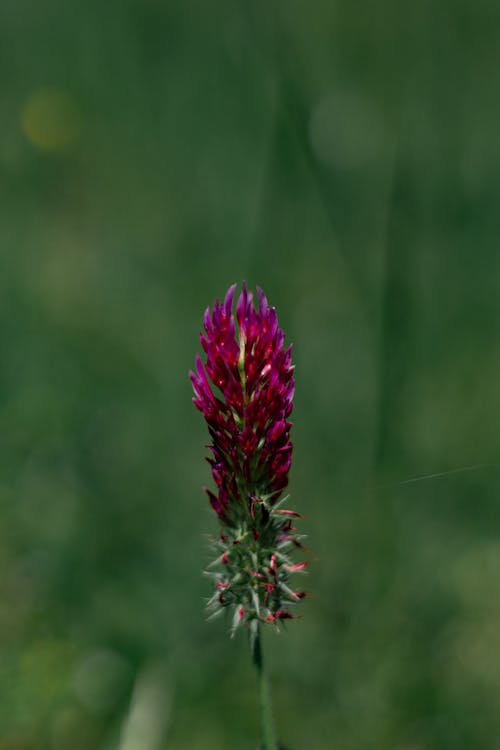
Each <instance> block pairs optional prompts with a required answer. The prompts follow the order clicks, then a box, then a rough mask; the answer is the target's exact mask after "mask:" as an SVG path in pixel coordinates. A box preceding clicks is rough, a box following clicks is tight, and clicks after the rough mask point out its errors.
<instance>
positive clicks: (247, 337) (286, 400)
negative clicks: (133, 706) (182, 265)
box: [190, 283, 305, 629]
mask: <svg viewBox="0 0 500 750" xmlns="http://www.w3.org/2000/svg"><path fill="white" fill-rule="evenodd" d="M235 289H236V285H233V286H231V287H230V288H229V290H228V292H227V294H226V297H225V299H224V302H223V303H220V302H219V301H218V300H217V301H216V302H215V304H214V307H213V310H212V312H210V310H209V309H207V310H206V312H205V315H204V329H205V333H204V334H201V336H200V340H201V345H202V347H203V350H204V352H205V354H206V363H205V365H203V363H202V360H201V358H200V357H199V356H198V357H197V358H196V371H195V372H191V373H190V378H191V382H192V384H193V389H194V393H195V397H194V399H193V402H194V404H195V406H196V407H197V408H198V409H199V410H200V411H201V412H202V414H203V416H204V417H205V420H206V422H207V425H208V430H209V433H210V437H211V440H212V442H211V444H210V445H209V446H208V448H209V450H210V452H211V456H210V457H209V458H208V459H207V460H208V462H209V464H210V466H211V470H212V476H213V479H214V482H215V485H216V488H217V490H216V492H213V491H211V490H210V489H206V492H207V494H208V498H209V501H210V504H211V506H212V508H213V510H214V511H215V513H216V514H217V516H218V518H219V521H220V523H221V526H222V529H221V534H220V537H219V538H218V540H216V541H215V547H216V550H217V553H218V554H217V558H216V560H214V563H213V564H212V566H217V567H219V568H220V570H219V571H218V572H215V573H211V575H213V576H214V578H215V593H214V596H213V597H212V599H211V600H210V602H209V606H210V607H211V608H212V609H213V610H214V613H217V612H219V611H222V609H223V608H225V607H228V606H232V607H233V608H234V611H235V614H234V619H233V627H234V629H235V628H236V627H237V626H238V625H239V624H240V623H243V624H245V625H250V626H251V627H254V628H255V627H256V625H257V624H258V622H272V623H274V624H277V623H278V622H279V621H281V620H284V619H290V618H291V617H292V615H291V614H290V613H289V612H288V610H287V609H286V607H288V606H290V605H291V604H294V603H296V602H297V601H299V600H300V599H301V598H303V596H304V592H300V594H296V593H294V592H293V591H292V590H291V588H290V587H289V577H290V574H291V573H294V572H297V571H303V570H304V569H305V564H301V563H298V564H297V563H296V564H293V562H292V561H291V560H290V558H289V552H290V550H292V549H293V548H294V547H300V546H301V544H300V537H299V536H298V535H297V533H296V531H297V530H296V529H295V528H294V526H293V525H292V519H295V518H297V517H299V514H298V513H296V512H295V511H292V510H288V509H283V508H280V507H279V506H280V505H281V503H282V502H284V500H285V499H286V498H282V495H283V491H284V489H285V488H286V486H287V484H288V473H289V470H290V466H291V461H292V443H291V441H290V429H291V427H292V424H291V422H290V421H289V417H290V415H291V412H292V405H293V404H292V401H293V393H294V377H293V373H294V366H293V365H292V360H291V352H292V347H291V346H289V347H288V348H285V336H284V334H283V331H282V330H281V329H280V328H279V326H278V318H277V315H276V311H275V309H274V308H273V307H269V305H268V302H267V299H266V297H265V296H264V293H263V292H262V290H261V289H259V288H257V297H258V309H255V307H254V304H253V296H252V293H251V292H248V291H247V289H246V286H245V284H244V283H243V286H242V291H241V294H240V297H239V299H238V301H237V304H236V320H235V316H234V314H233V300H234V293H235ZM285 612H286V617H285V615H284V614H283V613H285Z"/></svg>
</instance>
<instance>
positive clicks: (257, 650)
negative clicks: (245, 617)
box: [252, 628, 278, 750]
mask: <svg viewBox="0 0 500 750" xmlns="http://www.w3.org/2000/svg"><path fill="white" fill-rule="evenodd" d="M252 658H253V663H254V665H255V669H256V670H257V690H258V693H259V709H260V726H261V733H262V746H261V747H262V750H278V743H277V742H276V735H275V732H274V720H273V712H272V709H271V697H270V694H269V683H268V681H267V676H266V673H265V670H264V661H263V657H262V641H261V636H260V628H259V629H258V630H257V635H256V636H255V641H254V643H253V648H252Z"/></svg>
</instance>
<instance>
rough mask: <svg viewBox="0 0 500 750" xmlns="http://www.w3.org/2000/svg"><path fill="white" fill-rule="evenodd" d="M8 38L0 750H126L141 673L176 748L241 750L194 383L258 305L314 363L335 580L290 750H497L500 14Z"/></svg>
mask: <svg viewBox="0 0 500 750" xmlns="http://www.w3.org/2000/svg"><path fill="white" fill-rule="evenodd" d="M0 15H1V22H0V63H1V65H0V71H1V73H0V76H1V78H2V118H1V119H0V171H1V175H2V179H1V180H0V212H1V227H2V252H1V255H0V263H1V266H0V316H1V325H2V365H1V368H0V435H1V437H0V440H1V451H0V464H1V474H0V592H1V598H0V643H1V651H0V695H1V701H0V750H34V748H36V749H37V750H45V749H47V750H49V749H50V750H52V749H54V750H66V748H71V749H72V750H79V749H80V748H82V750H83V748H99V749H100V748H102V749H103V750H108V749H109V750H112V749H113V750H114V748H119V747H120V742H122V741H123V736H124V734H123V732H124V731H125V729H124V727H126V726H127V724H126V722H127V717H128V716H129V711H130V707H131V705H132V706H133V705H134V704H133V702H132V704H131V701H132V696H133V694H134V685H137V684H138V683H137V681H138V680H140V676H141V675H143V674H144V671H145V670H147V669H148V668H149V666H148V665H157V667H156V669H157V670H159V671H157V672H155V674H160V675H165V677H164V680H165V686H164V687H163V689H164V690H167V694H166V699H165V700H166V703H168V701H169V700H170V698H168V695H169V691H170V690H172V693H173V699H172V700H173V702H172V705H171V707H170V709H169V708H168V706H166V708H165V712H167V711H168V710H170V711H171V713H170V724H169V725H168V727H165V732H164V734H165V736H164V739H163V741H162V744H161V747H165V748H167V747H168V748H176V750H183V749H184V748H189V750H197V748H199V749H200V750H210V748H217V750H224V748H233V747H238V748H241V750H245V749H246V748H248V749H249V750H250V749H253V748H255V746H256V738H257V734H258V729H257V725H256V721H257V718H256V717H257V711H256V706H255V696H254V675H253V674H252V670H251V665H250V664H249V659H248V655H247V645H246V643H245V642H244V638H239V639H237V640H235V641H229V640H228V639H227V635H226V632H225V629H224V627H223V624H222V623H220V622H219V623H216V624H206V623H205V622H204V613H203V597H204V596H205V595H206V594H207V584H206V581H204V580H203V578H202V576H201V575H200V571H201V569H202V568H203V566H204V564H205V562H206V559H207V557H206V555H207V551H206V548H205V541H204V539H205V535H206V534H207V533H209V532H210V531H212V530H213V529H214V528H215V522H214V519H213V518H212V515H211V514H210V512H209V510H208V509H207V507H206V503H205V500H204V498H203V495H202V492H201V490H200V487H201V485H202V484H203V483H205V482H207V479H208V474H207V468H206V465H205V463H204V461H203V460H202V456H203V444H204V442H205V441H206V435H205V428H204V425H203V424H202V420H201V419H200V417H199V415H198V414H197V413H196V412H195V410H194V409H193V408H192V405H191V401H190V399H191V394H190V386H189V383H188V380H187V371H188V370H189V368H190V367H191V366H192V363H193V360H194V356H195V353H196V351H197V350H198V348H199V347H198V342H197V335H198V332H199V330H200V324H201V317H202V312H203V309H204V308H205V306H206V305H208V304H211V302H212V301H213V299H214V297H216V296H221V295H222V294H223V293H224V291H225V290H226V288H227V287H228V285H229V284H230V283H231V282H233V281H240V280H241V279H243V278H245V279H246V280H247V282H248V283H249V284H250V285H252V286H253V285H255V284H256V283H258V284H260V285H262V286H263V287H264V289H265V291H266V292H267V294H268V296H269V298H270V300H271V301H272V303H273V304H275V305H276V307H277V308H278V312H279V316H280V321H281V324H282V326H283V328H284V329H285V331H286V333H287V337H288V340H290V341H293V342H294V344H295V359H296V364H297V396H296V407H295V412H294V417H295V426H294V435H295V437H294V441H295V463H294V469H293V472H292V478H291V492H292V496H293V498H294V503H295V505H296V506H297V508H298V509H299V510H300V511H301V512H303V513H304V514H305V515H306V516H307V520H306V521H305V522H304V528H305V530H306V531H307V533H308V534H309V535H310V540H309V544H310V546H311V548H312V549H313V550H314V553H315V554H317V556H318V558H319V559H318V561H317V563H316V564H315V565H314V566H313V568H312V570H311V574H310V578H309V588H310V589H311V590H312V591H313V592H314V594H315V597H314V598H313V599H311V600H310V602H309V603H308V604H307V605H306V606H305V607H304V615H305V616H304V619H303V620H302V621H300V622H298V623H295V624H292V625H293V627H290V628H289V629H288V632H287V634H285V635H283V636H280V637H279V638H276V637H275V636H273V635H272V634H271V633H270V634H269V635H268V637H267V640H266V647H267V650H268V653H269V662H270V665H271V668H272V672H273V684H274V694H275V695H274V700H275V705H276V714H277V720H278V726H279V728H280V732H281V737H282V741H283V742H284V743H286V744H287V745H290V746H291V747H293V748H294V750H300V748H308V749H309V748H311V749H312V750H350V749H352V750H359V748H363V749H365V748H366V750H370V749H371V748H373V749H374V750H375V749H377V750H378V749H379V748H380V749H382V748H383V749H384V750H386V748H393V749H394V750H420V749H423V748H425V749H426V750H432V749H433V748H435V749H436V750H462V748H463V750H470V748H474V750H490V749H491V750H493V749H494V748H496V746H497V740H496V737H497V736H498V732H499V729H500V726H499V719H498V716H499V715H500V714H499V711H498V706H499V701H500V680H499V677H498V675H499V674H500V657H499V656H498V653H499V649H498V632H500V628H499V625H500V608H499V606H498V601H499V599H498V583H499V578H500V560H499V554H498V541H499V533H500V528H499V513H498V490H499V484H500V475H499V473H498V468H496V467H495V466H494V465H495V464H497V463H498V458H497V456H498V445H499V440H498V425H499V423H500V420H499V416H500V389H499V386H498V372H499V368H500V349H499V345H498V320H499V312H500V310H499V306H500V305H499V299H500V296H499V286H500V282H499V279H500V256H499V254H498V197H499V179H498V175H499V173H500V172H499V167H500V152H499V146H498V136H497V133H498V132H499V129H500V122H499V120H500V106H499V103H498V97H497V96H496V91H497V90H498V83H499V80H498V79H499V75H500V73H499V71H500V66H499V64H498V63H499V59H498V51H497V46H498V45H497V31H496V30H497V28H498V21H499V20H500V18H499V15H500V13H499V8H498V6H497V4H494V3H493V2H492V0H481V1H480V2H477V3H475V4H474V5H471V4H470V3H465V2H462V0H459V1H458V2H457V0H453V2H452V0H446V1H445V2H443V3H441V4H439V6H436V5H435V4H431V3H430V2H422V3H419V4H418V5H416V6H411V7H410V6H406V5H405V4H400V3H396V2H394V1H393V0H384V2H382V3H379V4H378V5H377V6H376V7H375V6H373V7H369V6H368V5H364V6H359V5H353V4H352V3H348V2H345V1H344V0H341V1H340V2H338V3H335V4H330V5H329V4H326V3H317V4H315V5H314V6H307V7H306V6H304V5H303V4H302V3H296V2H288V3H287V4H285V3H275V4H274V5H273V6H272V7H269V6H264V4H262V3H255V4H252V5H250V6H245V5H244V4H242V3H241V4H238V3H236V4H234V3H229V2H223V1H222V0H218V1H217V2H214V3H210V4H206V3H201V2H194V1H193V2H186V3H169V4H168V5H164V4H162V3H160V2H158V0H141V2H139V0H125V1H123V0H122V2H120V3H118V2H117V1H116V0H110V2H108V3H107V4H106V5H105V6H103V5H102V4H100V3H99V4H98V3H97V2H95V0H91V1H90V2H88V3H86V4H85V5H82V6H79V7H77V6H76V5H73V6H72V5H68V4H63V3H62V2H60V1H59V0H45V2H43V3H39V4H36V3H33V2H30V1H29V0H17V1H16V2H14V0H4V2H3V3H2V8H1V10H0ZM475 464H481V465H483V467H482V468H478V469H476V470H471V471H469V472H463V473H457V474H449V475H447V476H442V477H436V478H434V479H428V480H424V481H419V482H415V483H410V484H401V482H404V481H405V480H407V479H409V478H413V477H419V476H424V475H427V474H434V473H436V472H444V471H447V470H451V469H455V468H460V467H465V466H471V465H475ZM491 465H493V466H491ZM158 679H159V680H160V682H161V679H162V678H160V677H159V678H158ZM161 690H162V688H161V686H160V687H159V691H160V692H159V694H160V695H161V694H162V693H161ZM129 720H130V717H129ZM151 721H154V719H152V720H151Z"/></svg>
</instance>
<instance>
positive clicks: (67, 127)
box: [21, 88, 81, 151]
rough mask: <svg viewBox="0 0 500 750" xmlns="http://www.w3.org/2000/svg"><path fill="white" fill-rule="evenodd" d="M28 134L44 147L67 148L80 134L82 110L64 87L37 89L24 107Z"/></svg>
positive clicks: (60, 149) (22, 113) (28, 137)
mask: <svg viewBox="0 0 500 750" xmlns="http://www.w3.org/2000/svg"><path fill="white" fill-rule="evenodd" d="M21 127H22V129H23V132H24V134H25V136H26V138H27V139H28V140H29V141H30V142H31V143H32V144H33V145H34V146H36V147H37V148H40V149H42V150H43V151H65V150H66V149H67V148H69V147H70V146H72V145H73V143H74V142H75V141H76V139H77V138H78V136H79V134H80V130H81V114H80V111H79V109H78V107H77V105H76V103H75V101H74V100H73V99H72V97H71V96H69V94H67V93H66V92H65V91H63V90H61V89H55V88H43V89H37V90H36V91H34V92H33V93H32V94H31V95H30V96H29V97H28V98H27V100H26V102H25V103H24V106H23V108H22V111H21Z"/></svg>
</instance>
